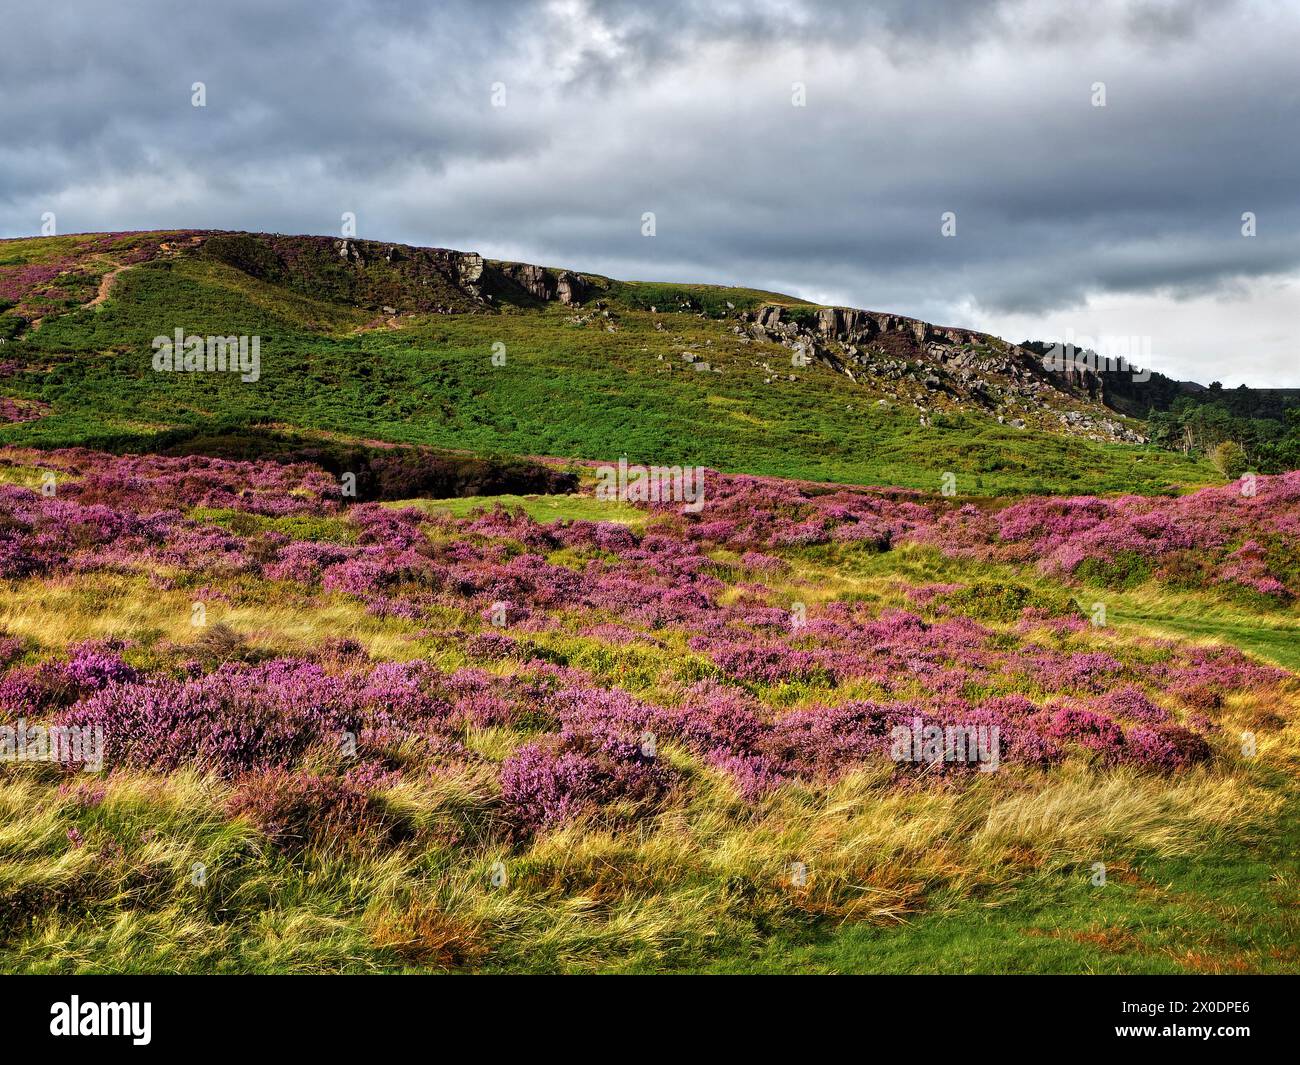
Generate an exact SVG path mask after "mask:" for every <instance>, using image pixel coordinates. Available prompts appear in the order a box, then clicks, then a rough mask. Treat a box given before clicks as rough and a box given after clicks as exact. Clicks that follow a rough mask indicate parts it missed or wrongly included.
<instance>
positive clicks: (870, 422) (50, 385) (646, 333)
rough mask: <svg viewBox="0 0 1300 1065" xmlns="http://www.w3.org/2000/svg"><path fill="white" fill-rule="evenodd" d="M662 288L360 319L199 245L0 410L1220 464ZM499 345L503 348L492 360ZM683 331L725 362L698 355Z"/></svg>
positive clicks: (811, 464)
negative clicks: (1014, 404) (915, 377)
mask: <svg viewBox="0 0 1300 1065" xmlns="http://www.w3.org/2000/svg"><path fill="white" fill-rule="evenodd" d="M29 243H30V242H29ZM666 288H669V287H668V286H659V287H655V286H638V285H630V284H626V283H621V284H619V283H616V284H615V287H614V288H613V289H612V294H611V295H610V297H609V303H610V305H611V306H612V307H613V308H615V310H614V311H613V312H612V313H613V318H612V319H607V318H606V317H604V315H603V313H601V312H599V311H594V310H591V309H590V308H587V309H584V310H582V311H581V312H579V311H576V310H575V309H573V308H568V307H563V306H560V305H546V306H544V307H541V308H534V309H525V308H517V307H506V308H505V309H504V311H503V312H502V313H492V314H451V315H417V316H413V317H409V318H407V317H403V318H402V319H401V320H400V323H399V325H400V327H399V328H390V327H387V326H384V327H380V328H368V329H365V330H363V331H361V332H356V330H358V329H361V328H362V326H363V325H364V323H366V321H367V320H368V319H370V318H373V315H372V314H370V313H368V312H365V311H362V310H360V309H358V308H356V307H353V306H349V305H345V304H340V303H336V302H330V301H326V300H322V299H314V298H311V297H309V296H306V295H303V294H302V293H300V292H298V291H296V290H294V289H290V288H288V287H285V286H283V285H276V284H270V283H266V282H263V281H259V280H257V279H255V278H253V277H250V276H249V275H248V274H245V273H243V272H241V271H239V270H236V269H234V268H232V267H230V266H228V265H225V264H223V263H219V262H215V261H212V260H210V259H205V258H202V257H190V258H184V257H182V258H177V259H174V260H166V261H159V262H153V263H147V264H143V265H141V266H138V267H135V268H132V269H130V270H128V271H126V272H124V273H123V274H121V275H120V276H118V277H117V279H116V282H115V284H114V286H113V288H112V292H111V295H110V296H109V297H108V299H107V300H106V301H105V302H104V303H102V304H101V305H99V306H97V307H94V308H92V309H86V310H74V311H71V312H70V313H66V314H64V315H62V316H59V317H53V318H50V319H49V320H47V321H45V322H44V323H43V325H42V326H41V328H40V329H39V330H36V331H29V332H27V333H25V334H23V336H22V337H21V338H20V339H18V340H15V341H11V342H10V343H9V344H8V345H7V346H6V348H5V349H4V355H5V358H6V359H12V360H14V361H15V362H16V363H17V369H16V372H14V373H13V374H12V375H11V376H9V377H8V378H7V379H5V380H4V381H3V385H2V387H3V389H4V390H6V391H8V392H9V393H10V394H11V395H14V396H17V397H23V398H27V399H34V400H40V401H42V402H44V403H47V404H49V405H50V407H51V408H52V411H51V413H49V414H48V415H47V416H45V417H43V418H40V419H38V420H35V421H29V422H22V423H18V424H12V425H5V426H0V442H4V443H21V444H35V445H38V446H69V445H86V446H95V447H106V448H110V449H133V450H147V449H149V448H150V447H151V442H152V441H154V440H156V439H157V435H158V434H159V433H160V432H161V431H163V430H165V429H169V428H175V427H178V426H180V427H194V428H196V429H211V428H213V427H245V426H249V425H278V426H292V427H297V428H300V429H309V430H321V431H326V432H330V433H341V434H347V435H349V436H357V437H367V438H376V439H383V440H392V441H401V442H406V443H421V444H431V445H437V446H442V447H456V448H464V449H469V450H471V451H476V452H487V451H491V452H507V453H514V454H528V455H563V456H569V457H575V458H587V459H601V460H610V459H616V458H617V457H618V456H620V455H623V454H626V455H627V456H628V458H629V460H630V461H632V462H641V461H644V462H657V463H662V464H665V465H674V464H678V463H691V464H703V465H709V466H711V467H714V468H717V469H721V470H724V471H737V472H749V473H759V474H769V475H774V476H783V477H797V478H805V479H813V480H827V481H839V482H845V483H857V484H893V485H905V486H910V487H916V488H923V489H934V490H937V489H938V487H939V485H940V482H941V478H942V476H943V474H944V473H945V472H952V473H954V474H956V476H957V478H958V481H957V483H958V486H959V490H960V491H962V492H963V493H964V494H968V493H974V494H989V495H994V494H1000V493H1008V492H1027V491H1051V492H1078V493H1085V492H1119V491H1140V492H1157V491H1167V490H1170V489H1173V490H1179V489H1185V488H1187V487H1191V486H1196V485H1201V484H1206V483H1213V482H1215V481H1217V480H1218V479H1219V478H1218V475H1217V474H1216V473H1215V472H1214V471H1213V470H1211V469H1210V468H1209V467H1208V466H1206V465H1204V464H1202V463H1199V462H1196V461H1190V460H1188V459H1185V458H1184V457H1182V456H1181V455H1177V454H1174V453H1171V452H1167V451H1159V450H1155V449H1153V448H1147V447H1135V446H1119V445H1102V444H1097V443H1093V442H1090V441H1088V440H1084V439H1081V438H1072V437H1065V436H1059V435H1054V434H1051V433H1046V432H1041V431H1035V430H1033V429H1027V430H1017V429H1012V428H1010V427H1008V426H1003V425H999V424H998V423H997V422H996V421H994V420H992V419H990V418H988V417H984V416H977V415H975V414H971V413H968V412H966V411H963V410H952V411H946V412H945V411H943V410H940V411H938V412H936V413H935V414H934V415H933V419H932V424H931V425H928V426H925V425H922V424H921V423H920V418H919V417H918V415H917V412H916V411H915V410H914V409H912V408H911V406H910V405H904V404H899V403H891V404H890V405H889V406H880V405H878V400H879V396H878V394H877V392H876V391H874V390H873V389H872V387H871V386H870V385H869V384H867V385H855V384H853V383H852V382H850V381H848V380H847V379H846V378H845V377H843V376H841V375H839V374H837V373H835V372H834V371H832V370H830V369H828V368H826V367H822V366H819V365H813V366H809V367H806V368H803V369H800V370H799V371H798V372H797V373H796V374H795V375H794V376H795V377H796V378H797V380H795V381H789V380H788V379H782V380H774V381H772V382H771V383H765V380H766V378H767V377H768V376H769V373H768V371H765V370H764V369H763V366H762V364H763V363H767V364H768V365H769V366H772V367H776V368H778V369H781V370H782V371H783V377H788V374H784V371H785V370H789V369H791V367H790V365H789V362H790V356H789V352H788V351H787V350H786V349H785V348H782V347H780V346H778V345H775V344H767V343H750V344H747V345H742V344H740V343H739V342H738V341H737V339H736V337H735V336H734V334H733V333H732V332H731V328H730V325H729V324H728V322H727V321H720V320H717V319H713V318H710V317H707V316H705V317H701V316H697V315H696V314H694V313H686V312H681V313H664V312H663V311H662V309H660V310H659V313H656V314H652V313H651V312H650V311H648V310H641V309H638V308H640V307H642V306H645V305H646V304H650V305H653V304H652V303H651V301H652V300H654V299H660V298H664V291H663V290H664V289H666ZM643 289H648V290H649V292H644V291H642V290H643ZM671 291H673V292H683V293H684V292H691V293H694V294H695V299H696V301H697V303H699V304H700V305H701V306H710V305H711V304H712V303H716V302H717V301H718V300H719V299H720V297H719V296H718V295H716V294H715V293H716V292H719V291H721V292H727V293H730V294H731V295H732V296H733V297H734V298H733V300H732V302H733V303H736V304H737V306H743V305H745V304H746V303H753V302H754V301H755V300H756V298H757V296H758V295H759V294H749V296H748V297H746V296H744V295H742V294H738V293H736V292H734V291H733V290H712V289H709V288H708V287H690V286H673V287H671ZM737 301H739V302H737ZM656 322H658V323H659V324H660V325H661V326H662V325H663V323H664V322H667V323H668V324H667V327H666V328H658V329H657V328H656V327H655V326H656ZM178 327H179V328H183V329H185V330H186V331H187V332H189V333H197V334H203V335H207V334H212V335H222V336H225V335H243V334H247V335H257V336H260V337H261V377H260V380H258V381H257V382H255V383H244V382H241V381H239V379H238V377H237V375H235V374H230V373H227V374H225V375H219V374H175V373H155V372H153V370H152V368H151V365H150V358H151V354H152V352H151V347H150V342H151V340H152V338H153V337H155V336H160V335H166V336H169V335H171V334H172V332H173V330H175V329H176V328H178ZM610 328H613V329H614V331H612V332H611V331H609V329H610ZM494 345H504V349H502V348H499V347H498V348H494ZM494 350H495V351H497V352H502V351H503V352H504V356H505V361H504V365H494V364H493V361H492V356H493V353H494ZM683 352H687V353H693V354H694V355H696V356H698V357H699V358H700V359H702V360H707V361H709V362H710V363H711V367H712V369H720V370H721V371H722V372H698V371H695V370H693V369H692V368H691V365H690V364H688V363H686V362H684V361H683V360H682V359H681V354H682V353H683ZM886 402H889V401H886Z"/></svg>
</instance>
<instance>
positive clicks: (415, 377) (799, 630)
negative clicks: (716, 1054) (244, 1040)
mask: <svg viewBox="0 0 1300 1065" xmlns="http://www.w3.org/2000/svg"><path fill="white" fill-rule="evenodd" d="M0 249H3V257H2V258H0V293H3V294H4V295H3V307H2V308H0V324H3V331H4V334H5V344H4V346H3V348H0V354H2V356H3V357H2V358H0V393H2V394H3V395H2V397H0V591H2V592H3V595H2V596H0V724H7V726H8V729H9V732H7V733H6V732H0V753H5V758H4V762H3V764H0V810H2V811H3V823H2V827H0V916H2V917H3V921H2V922H0V923H2V924H3V928H4V931H3V933H0V968H4V969H6V970H14V971H29V972H104V971H110V972H116V971H133V972H134V971H147V972H153V971H176V972H406V971H446V970H453V971H505V972H514V971H543V972H556V971H558V972H590V971H602V972H603V971H634V972H638V971H664V970H685V971H723V972H736V971H762V972H770V971H782V970H790V971H855V972H916V971H923V972H932V971H951V972H971V971H976V972H985V971H995V972H1004V971H1005V972H1024V971H1031V972H1061V971H1070V972H1073V971H1100V972H1239V971H1259V972H1276V971H1295V970H1296V968H1297V967H1298V966H1300V959H1298V958H1297V955H1296V947H1295V944H1296V942H1297V923H1296V916H1295V911H1294V907H1293V906H1292V905H1290V904H1289V903H1288V901H1287V900H1288V899H1290V898H1291V896H1292V894H1293V892H1294V885H1295V878H1296V864H1295V853H1296V848H1297V846H1298V845H1300V820H1298V819H1297V816H1296V811H1297V809H1298V808H1300V807H1298V806H1297V798H1298V796H1297V785H1296V783H1295V781H1296V769H1297V761H1298V759H1300V746H1297V741H1296V736H1295V731H1294V729H1295V726H1294V721H1295V714H1296V711H1297V708H1298V706H1300V681H1298V680H1297V676H1296V672H1295V671H1296V670H1300V651H1298V650H1297V648H1300V639H1298V637H1300V621H1298V620H1297V612H1296V602H1297V597H1300V563H1298V562H1297V559H1298V558H1300V472H1285V469H1284V467H1285V463H1284V462H1283V461H1282V459H1281V458H1280V457H1279V458H1278V461H1277V463H1276V464H1275V466H1276V468H1277V469H1279V470H1282V472H1277V473H1268V472H1266V471H1253V470H1251V471H1246V472H1244V473H1242V474H1241V475H1240V476H1238V475H1237V471H1235V470H1228V469H1226V468H1219V467H1222V466H1224V463H1223V462H1222V461H1217V460H1216V459H1215V456H1213V455H1209V454H1208V453H1201V452H1196V451H1193V450H1192V449H1188V450H1187V452H1186V453H1182V452H1179V451H1176V450H1171V449H1169V448H1162V447H1158V446H1155V445H1153V444H1152V443H1151V442H1149V441H1147V440H1146V439H1145V437H1144V435H1143V434H1144V430H1145V426H1144V423H1143V422H1142V421H1141V420H1139V419H1136V418H1133V417H1130V416H1128V415H1121V414H1119V413H1117V412H1116V411H1114V410H1113V409H1111V408H1109V407H1107V406H1106V405H1105V404H1104V403H1103V402H1102V400H1103V399H1104V396H1105V388H1106V385H1107V382H1106V379H1105V378H1103V377H1100V376H1097V375H1095V374H1092V371H1087V372H1082V371H1081V372H1077V373H1073V374H1062V373H1056V372H1053V371H1049V370H1045V369H1043V366H1042V363H1041V360H1038V359H1037V357H1036V355H1035V354H1034V353H1033V352H1031V351H1029V350H1028V349H1026V348H1023V347H1021V346H1019V345H1014V344H1009V343H1007V342H1005V341H1002V340H999V339H998V338H996V337H991V336H988V335H985V334H978V333H973V332H970V331H968V330H960V329H950V328H945V327H937V326H933V325H930V324H929V323H925V322H919V321H916V320H914V319H907V318H902V317H900V316H897V315H889V314H884V313H875V312H865V311H858V310H854V309H852V308H823V307H817V306H814V305H812V304H808V303H805V302H804V301H801V300H793V299H791V298H789V297H783V296H780V295H779V294H775V293H770V292H759V291H755V290H747V289H725V288H716V287H710V286H689V285H661V284H650V283H631V282H621V281H616V280H613V279H610V278H605V277H600V276H598V275H591V274H578V273H573V272H570V271H559V270H545V269H542V268H539V267H533V266H529V265H527V264H520V263H509V262H494V261H490V260H484V259H482V258H481V257H480V256H477V255H474V254H472V253H462V252H453V251H447V250H443V249H421V248H410V247H407V246H402V245H386V244H380V243H378V242H369V241H354V240H349V239H342V240H335V239H332V238H323V237H321V238H316V237H310V238H308V237H282V236H274V235H259V234H240V233H219V234H213V233H207V232H202V231H189V230H186V231H175V232H166V233H142V234H107V235H104V234H92V235H82V236H75V237H67V238H49V239H38V240H18V241H6V242H3V243H0ZM250 332H251V335H250ZM195 337H197V339H195ZM1090 375H1091V376H1090ZM1278 433H1281V429H1280V428H1279V429H1277V430H1276V432H1275V434H1274V435H1275V436H1276V435H1277V434H1278ZM1270 439H1272V438H1270ZM1262 453H1263V452H1261V454H1262ZM1285 453H1286V452H1285V450H1284V449H1279V450H1276V451H1275V452H1270V454H1275V455H1276V456H1284V455H1285ZM1218 458H1219V459H1221V458H1222V456H1218ZM661 460H662V461H665V462H667V464H668V467H669V469H668V473H667V474H666V475H664V476H659V475H658V474H653V471H651V470H649V469H646V464H651V465H654V466H657V464H658V463H659V462H660V461H661ZM1216 461H1217V465H1216ZM674 471H675V472H674ZM636 485H640V486H641V488H637V487H636ZM651 485H653V488H651V487H650V486H651ZM37 735H39V736H42V737H46V738H47V742H48V744H55V743H56V738H59V737H68V736H76V737H78V742H79V743H81V744H82V747H81V748H79V749H78V750H77V751H76V752H75V753H76V754H77V757H73V758H59V757H53V758H47V757H42V756H41V753H40V749H39V747H34V748H33V747H29V746H28V743H29V741H31V742H32V743H35V742H36V741H35V739H34V737H36V736H37ZM6 737H7V738H6ZM64 742H65V741H64V740H63V739H57V743H64ZM67 742H71V741H67ZM6 743H7V744H8V746H7V747H5V746H3V745H4V744H6ZM49 749H54V748H52V747H51V748H49ZM33 751H34V752H35V753H31V752H33ZM47 753H48V751H47ZM56 754H57V751H56Z"/></svg>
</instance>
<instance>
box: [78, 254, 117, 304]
mask: <svg viewBox="0 0 1300 1065" xmlns="http://www.w3.org/2000/svg"><path fill="white" fill-rule="evenodd" d="M125 269H126V267H125V266H121V265H117V264H115V265H114V266H113V269H111V270H110V271H108V273H106V274H105V275H104V276H103V277H101V278H100V279H99V291H98V292H96V293H95V298H94V299H93V300H91V301H90V302H89V303H83V304H82V307H98V306H99V305H100V304H101V303H103V302H104V301H105V300H106V299H108V294H109V292H110V291H111V290H112V288H113V282H114V281H116V280H117V275H118V274H120V273H121V272H122V271H123V270H125Z"/></svg>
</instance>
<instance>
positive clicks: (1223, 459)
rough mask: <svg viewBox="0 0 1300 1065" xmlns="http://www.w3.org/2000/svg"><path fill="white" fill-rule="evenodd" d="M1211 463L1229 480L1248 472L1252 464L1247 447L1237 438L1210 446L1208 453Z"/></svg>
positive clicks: (1207, 456)
mask: <svg viewBox="0 0 1300 1065" xmlns="http://www.w3.org/2000/svg"><path fill="white" fill-rule="evenodd" d="M1206 458H1207V459H1209V461H1210V465H1211V466H1213V467H1214V468H1215V469H1216V470H1218V471H1219V472H1220V473H1221V474H1223V476H1224V477H1226V478H1227V479H1228V480H1230V481H1231V480H1234V479H1235V478H1237V477H1240V476H1241V475H1242V474H1243V473H1245V472H1246V469H1247V467H1248V466H1249V465H1250V463H1249V460H1248V459H1247V457H1246V449H1245V448H1244V447H1242V446H1241V445H1240V444H1238V443H1237V442H1236V441H1235V440H1223V441H1220V442H1219V443H1217V444H1215V445H1214V446H1213V447H1212V448H1210V450H1209V452H1208V453H1207V454H1206Z"/></svg>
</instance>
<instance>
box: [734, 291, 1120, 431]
mask: <svg viewBox="0 0 1300 1065" xmlns="http://www.w3.org/2000/svg"><path fill="white" fill-rule="evenodd" d="M738 317H739V319H740V321H741V325H740V326H738V327H737V328H738V329H741V330H743V331H744V332H746V333H747V334H748V335H750V336H752V337H754V338H756V339H763V340H771V341H775V342H777V343H780V344H783V345H784V346H786V347H788V348H790V349H791V350H792V353H793V356H792V357H793V358H794V359H795V360H796V362H797V361H798V360H799V359H804V360H807V361H817V362H821V363H824V364H825V365H828V366H831V367H833V368H834V369H836V370H838V371H840V372H841V373H844V374H845V375H846V376H848V377H849V378H850V379H852V380H854V381H860V380H863V379H866V378H870V379H872V380H875V381H878V382H881V381H883V382H896V383H898V384H899V385H900V386H903V389H904V391H906V387H905V386H906V383H907V382H919V383H920V384H921V385H922V386H923V387H924V388H925V390H926V391H927V392H929V393H932V394H936V395H938V394H944V395H946V396H947V397H948V398H949V399H950V400H952V401H954V402H955V403H956V404H957V405H958V406H965V407H970V408H972V409H978V410H981V411H983V412H985V413H989V414H993V415H994V416H996V417H997V418H998V420H999V421H1005V422H1009V423H1010V424H1011V425H1013V426H1017V427H1019V426H1021V425H1023V424H1025V418H1024V417H1022V416H1021V415H1022V414H1023V412H1024V411H1026V410H1027V409H1033V410H1038V409H1039V408H1043V407H1049V408H1054V409H1055V410H1056V417H1057V418H1058V419H1059V420H1060V423H1061V427H1062V428H1063V429H1064V430H1065V431H1067V432H1072V433H1077V434H1079V435H1086V436H1089V437H1091V438H1094V439H1099V440H1117V441H1126V442H1130V443H1141V442H1143V441H1144V439H1145V438H1144V437H1143V436H1142V435H1141V434H1140V433H1139V432H1137V431H1136V430H1135V429H1133V428H1131V427H1129V426H1127V425H1125V424H1124V423H1123V422H1122V421H1121V420H1119V419H1118V418H1116V417H1114V416H1113V415H1112V414H1111V412H1110V411H1108V410H1106V409H1105V408H1104V406H1103V405H1102V404H1103V403H1104V400H1105V380H1104V378H1103V376H1102V375H1101V374H1099V373H1097V372H1095V371H1093V370H1089V369H1086V368H1082V367H1080V368H1075V369H1071V370H1068V371H1065V372H1057V371H1054V370H1050V369H1048V368H1047V367H1046V366H1045V364H1044V360H1043V358H1042V357H1041V356H1040V355H1038V354H1036V353H1035V352H1032V351H1029V350H1028V349H1026V348H1023V347H1020V346H1019V345H1016V344H1009V343H1008V342H1007V341H1005V340H1001V339H999V338H998V337H994V336H990V335H988V334H987V333H977V332H974V331H973V330H969V329H960V328H952V327H948V326H936V325H932V324H930V323H929V322H923V321H920V320H919V319H916V318H907V317H904V316H903V315H897V314H886V313H881V312H877V311H863V310H858V309H856V308H853V307H820V308H802V307H796V308H790V307H778V306H775V305H768V306H764V307H760V308H758V309H757V310H756V311H754V312H753V313H748V312H744V313H741V314H740V315H738Z"/></svg>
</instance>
